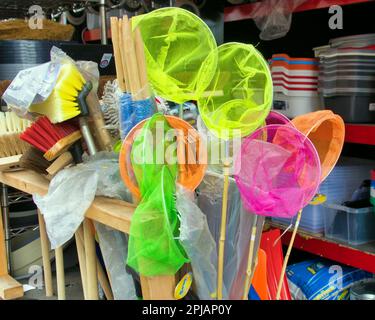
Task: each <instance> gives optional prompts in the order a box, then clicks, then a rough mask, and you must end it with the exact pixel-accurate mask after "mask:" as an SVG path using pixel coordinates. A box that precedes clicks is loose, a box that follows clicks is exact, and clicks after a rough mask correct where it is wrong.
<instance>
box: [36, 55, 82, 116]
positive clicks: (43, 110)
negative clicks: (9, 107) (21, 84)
mask: <svg viewBox="0 0 375 320" xmlns="http://www.w3.org/2000/svg"><path fill="white" fill-rule="evenodd" d="M85 83H86V81H85V79H84V78H83V76H82V74H81V73H80V72H79V70H78V69H77V67H76V66H75V65H74V64H73V63H70V62H69V63H65V64H63V65H62V67H61V70H60V74H59V76H58V78H57V82H56V85H55V88H54V89H53V91H52V93H51V95H50V96H49V97H48V99H47V100H46V101H44V102H42V103H38V104H33V105H31V106H30V108H29V110H30V111H31V112H35V113H38V114H41V115H45V116H47V117H48V118H49V120H50V121H51V122H52V123H60V122H64V121H66V120H69V119H72V118H74V117H76V116H78V115H79V114H80V113H81V110H80V108H79V105H78V102H77V98H78V95H79V93H80V91H81V90H82V89H83V86H84V85H85Z"/></svg>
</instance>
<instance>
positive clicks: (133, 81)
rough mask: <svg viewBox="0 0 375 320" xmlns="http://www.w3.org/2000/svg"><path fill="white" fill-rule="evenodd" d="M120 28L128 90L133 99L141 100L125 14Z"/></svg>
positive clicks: (135, 59) (130, 34)
mask: <svg viewBox="0 0 375 320" xmlns="http://www.w3.org/2000/svg"><path fill="white" fill-rule="evenodd" d="M122 30H123V34H122V36H123V48H124V52H125V59H126V66H127V69H128V79H129V82H130V91H131V93H132V95H133V99H134V100H136V101H137V100H142V97H141V96H139V94H140V93H141V89H142V88H141V83H140V80H139V73H138V66H137V57H136V53H135V46H134V41H133V34H132V30H131V25H130V21H129V19H128V17H127V16H124V17H123V19H122Z"/></svg>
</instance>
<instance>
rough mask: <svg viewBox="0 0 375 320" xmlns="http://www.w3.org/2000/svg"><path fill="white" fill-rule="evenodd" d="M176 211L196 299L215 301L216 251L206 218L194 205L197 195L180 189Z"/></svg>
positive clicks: (178, 190) (178, 189)
mask: <svg viewBox="0 0 375 320" xmlns="http://www.w3.org/2000/svg"><path fill="white" fill-rule="evenodd" d="M176 207H177V210H178V212H179V218H180V237H179V240H180V241H181V244H182V246H183V248H184V249H185V251H186V253H187V255H188V257H189V259H190V262H191V267H192V269H193V274H194V279H193V281H194V283H195V285H196V288H197V292H196V293H197V295H198V297H199V298H200V299H202V300H210V299H213V298H214V297H215V292H216V290H217V271H216V265H217V248H216V242H215V240H214V239H213V237H212V235H211V232H210V230H209V227H208V223H207V218H206V216H205V214H204V213H203V212H202V211H201V210H200V209H199V207H198V206H197V205H196V204H195V202H194V194H193V193H192V192H191V191H189V190H187V189H184V188H183V187H182V186H179V187H178V188H177V202H176Z"/></svg>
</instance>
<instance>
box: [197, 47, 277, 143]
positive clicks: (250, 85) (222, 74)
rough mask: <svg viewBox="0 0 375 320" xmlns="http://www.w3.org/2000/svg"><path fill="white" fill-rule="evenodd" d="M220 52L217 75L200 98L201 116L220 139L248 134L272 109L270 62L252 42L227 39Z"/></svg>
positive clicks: (258, 125)
mask: <svg viewBox="0 0 375 320" xmlns="http://www.w3.org/2000/svg"><path fill="white" fill-rule="evenodd" d="M212 55H213V56H215V55H216V53H212ZM217 55H218V63H217V70H216V73H215V76H214V77H213V78H212V80H211V83H210V84H209V86H208V87H207V89H206V91H205V93H204V95H203V96H202V97H201V98H200V99H199V100H198V106H199V111H200V114H201V116H202V120H203V121H204V123H205V125H206V126H207V128H208V129H209V130H210V131H211V132H212V133H214V134H215V135H216V136H218V137H219V138H221V139H230V138H232V137H234V136H239V137H244V136H247V135H249V134H250V133H252V132H253V131H254V130H256V129H257V128H258V127H260V126H261V125H262V124H263V122H264V121H265V119H266V117H267V115H268V113H269V111H270V109H271V105H272V97H273V96H272V77H271V73H270V70H269V67H268V64H267V62H266V60H265V59H264V58H263V56H262V55H261V53H260V52H259V51H258V50H256V49H255V48H254V46H252V45H250V44H243V43H234V42H232V43H226V44H223V45H221V46H219V47H218V49H217Z"/></svg>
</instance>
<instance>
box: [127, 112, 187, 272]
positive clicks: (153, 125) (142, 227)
mask: <svg viewBox="0 0 375 320" xmlns="http://www.w3.org/2000/svg"><path fill="white" fill-rule="evenodd" d="M173 132H174V130H173V129H172V128H171V127H170V126H169V125H168V122H167V120H166V119H165V117H164V116H163V115H161V114H155V115H154V116H153V117H152V118H150V119H149V120H148V121H147V122H146V123H145V125H144V127H143V128H142V130H141V133H140V135H139V136H138V137H137V138H136V140H135V142H134V144H133V147H132V152H131V160H132V166H133V170H134V174H135V177H136V180H137V182H138V185H139V187H140V192H141V196H142V200H141V202H140V204H139V205H138V206H137V208H136V210H135V212H134V215H133V217H132V223H131V226H130V233H129V234H130V237H129V247H128V250H129V253H128V260H127V263H128V265H129V266H130V267H132V268H133V269H134V270H136V271H137V272H139V273H140V274H142V275H145V276H156V275H173V274H175V273H176V272H177V271H178V270H179V269H180V268H181V267H182V265H183V264H185V263H186V262H188V258H187V256H186V253H185V251H184V250H183V248H182V246H181V245H180V243H179V241H178V240H176V239H177V238H178V235H179V220H178V215H177V210H176V207H175V201H176V200H175V182H176V176H177V162H176V159H177V158H176V155H175V150H176V148H171V146H172V144H173V143H175V142H174V141H173V139H171V137H168V134H169V133H172V134H173ZM171 149H172V150H174V151H172V154H170V155H169V157H168V159H166V161H169V163H167V164H166V163H164V160H165V158H164V155H166V154H168V150H171ZM158 152H160V153H161V154H160V155H157V153H158ZM160 157H161V158H160ZM160 160H161V161H160ZM173 160H174V161H173Z"/></svg>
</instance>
